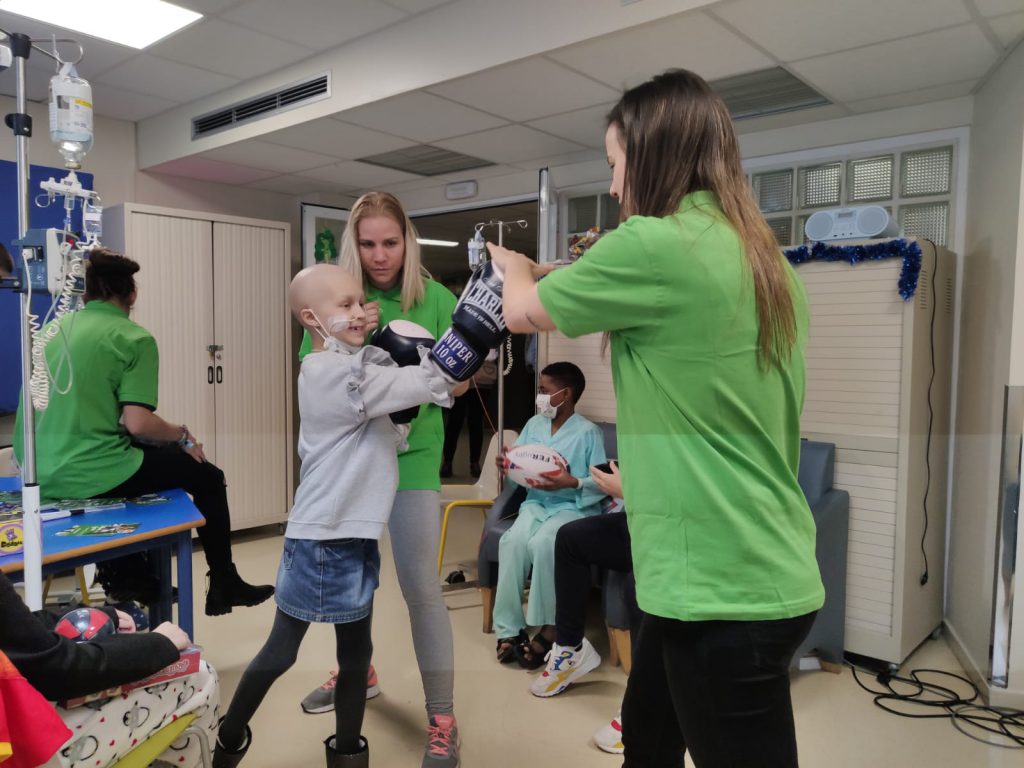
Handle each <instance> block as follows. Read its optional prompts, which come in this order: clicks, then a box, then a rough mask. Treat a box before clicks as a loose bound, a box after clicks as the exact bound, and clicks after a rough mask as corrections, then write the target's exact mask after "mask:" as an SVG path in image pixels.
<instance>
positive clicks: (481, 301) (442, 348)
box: [430, 261, 509, 381]
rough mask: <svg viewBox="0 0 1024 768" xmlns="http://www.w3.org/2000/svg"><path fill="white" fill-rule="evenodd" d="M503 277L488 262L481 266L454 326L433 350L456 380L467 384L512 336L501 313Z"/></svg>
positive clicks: (458, 309)
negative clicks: (487, 358)
mask: <svg viewBox="0 0 1024 768" xmlns="http://www.w3.org/2000/svg"><path fill="white" fill-rule="evenodd" d="M502 285H503V282H502V275H501V274H500V273H499V272H498V271H497V270H496V269H495V266H494V262H492V261H488V262H485V263H484V264H483V265H481V266H480V267H478V268H477V269H476V271H475V272H473V274H472V276H471V277H470V278H469V282H468V283H467V284H466V289H465V290H464V291H463V292H462V296H460V297H459V301H458V303H457V304H456V305H455V311H454V312H452V324H451V326H450V327H449V328H448V330H447V331H445V332H444V334H443V335H442V336H441V338H440V340H438V342H437V343H436V344H434V346H433V347H431V350H430V357H431V359H432V360H433V361H434V362H435V363H436V364H437V365H438V367H440V369H441V370H442V371H444V372H445V374H447V375H448V376H450V377H451V378H453V379H455V380H456V381H466V380H467V379H468V378H470V377H471V376H472V375H473V374H474V373H476V371H477V369H479V368H480V366H481V365H483V362H484V358H486V357H487V353H488V352H490V351H491V350H492V349H494V348H495V347H497V346H499V345H500V344H501V342H503V341H504V340H505V338H506V337H507V336H508V335H509V332H508V328H506V327H505V316H504V315H503V314H502V311H501V289H502Z"/></svg>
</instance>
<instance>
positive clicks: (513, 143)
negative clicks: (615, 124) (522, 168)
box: [436, 125, 582, 163]
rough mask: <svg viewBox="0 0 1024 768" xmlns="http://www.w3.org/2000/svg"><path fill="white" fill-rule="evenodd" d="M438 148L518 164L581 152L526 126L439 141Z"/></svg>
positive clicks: (513, 126) (573, 145) (570, 143)
mask: <svg viewBox="0 0 1024 768" xmlns="http://www.w3.org/2000/svg"><path fill="white" fill-rule="evenodd" d="M436 144H437V146H439V147H444V148H445V149H451V150H454V151H455V152H462V153H464V154H467V155H472V156H473V157H479V158H482V159H484V160H491V161H493V162H496V163H517V162H522V161H523V160H530V159H533V158H535V157H545V156H547V155H559V154H563V153H566V152H573V151H575V150H578V149H582V147H580V145H579V144H575V143H574V142H571V141H566V140H565V139H559V138H557V137H555V136H549V135H548V134H546V133H541V132H540V131H535V130H534V129H533V128H527V127H526V126H524V125H506V126H505V127H503V128H494V129H493V130H490V131H482V132H481V133H474V134H471V135H469V136H460V137H458V138H456V139H447V140H445V141H438V142H436Z"/></svg>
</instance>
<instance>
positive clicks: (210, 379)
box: [206, 365, 213, 384]
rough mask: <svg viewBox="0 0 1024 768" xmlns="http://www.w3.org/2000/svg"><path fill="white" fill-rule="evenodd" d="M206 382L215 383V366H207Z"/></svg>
mask: <svg viewBox="0 0 1024 768" xmlns="http://www.w3.org/2000/svg"><path fill="white" fill-rule="evenodd" d="M206 383H207V384H213V366H212V365H208V366H206Z"/></svg>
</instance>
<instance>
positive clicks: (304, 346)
mask: <svg viewBox="0 0 1024 768" xmlns="http://www.w3.org/2000/svg"><path fill="white" fill-rule="evenodd" d="M312 351H313V339H312V337H310V335H309V331H307V330H303V331H302V343H301V344H299V362H300V363H301V362H302V360H303V358H305V356H306V355H308V354H309V353H310V352H312Z"/></svg>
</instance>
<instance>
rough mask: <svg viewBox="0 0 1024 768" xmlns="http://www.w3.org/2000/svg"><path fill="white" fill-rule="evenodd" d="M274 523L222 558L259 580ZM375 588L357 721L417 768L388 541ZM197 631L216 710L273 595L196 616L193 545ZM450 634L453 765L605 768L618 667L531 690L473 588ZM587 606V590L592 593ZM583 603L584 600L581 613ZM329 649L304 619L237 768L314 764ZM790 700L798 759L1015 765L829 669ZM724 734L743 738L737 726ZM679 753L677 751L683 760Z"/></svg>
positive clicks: (411, 661)
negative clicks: (896, 708)
mask: <svg viewBox="0 0 1024 768" xmlns="http://www.w3.org/2000/svg"><path fill="white" fill-rule="evenodd" d="M479 535H480V518H479V516H478V515H476V514H473V513H467V514H463V515H461V516H458V517H457V518H455V519H454V521H453V523H452V529H451V536H450V542H449V546H448V553H447V556H446V560H447V561H448V562H446V564H445V567H444V572H445V573H447V572H448V571H450V570H452V569H453V568H455V567H456V565H457V563H458V562H459V561H467V560H470V559H475V551H476V545H477V542H478V540H479ZM281 542H282V539H281V537H280V536H278V535H275V534H274V529H262V530H260V531H259V532H253V533H248V534H242V535H240V536H238V537H237V538H236V541H235V559H236V561H237V564H238V567H239V570H240V571H241V573H242V575H243V576H244V577H245V578H246V579H248V580H250V581H264V582H267V581H272V580H273V578H274V575H275V573H276V571H277V565H278V559H279V557H280V553H281ZM382 544H383V546H382V556H383V557H382V560H383V567H382V573H381V585H380V589H379V591H378V592H377V596H376V603H375V609H374V628H373V640H374V649H375V650H374V657H373V661H374V665H375V666H376V668H377V674H378V676H379V679H380V685H381V689H382V693H381V695H380V696H378V697H377V698H375V699H373V700H371V701H369V702H368V703H367V708H366V720H365V722H364V728H363V732H364V734H365V735H366V737H367V738H368V739H369V742H370V755H371V764H372V765H373V766H376V768H419V766H420V760H421V756H422V750H423V745H424V737H425V732H424V730H423V725H424V712H423V693H422V688H421V686H420V677H419V672H418V670H417V667H416V662H415V658H414V655H413V647H412V640H411V635H410V631H409V619H408V614H407V612H406V608H405V603H404V602H403V600H402V597H401V593H400V591H399V588H398V583H397V580H396V577H395V571H394V566H393V563H392V561H391V552H390V549H389V546H388V544H387V541H386V540H385V541H384V542H382ZM194 557H195V574H196V580H195V584H196V590H195V604H196V606H198V610H197V615H196V640H197V641H198V643H199V644H200V645H202V646H203V648H204V650H205V656H206V658H208V659H209V660H210V661H211V662H212V663H213V665H214V666H215V667H216V669H217V671H218V672H219V674H220V683H221V701H222V706H224V707H226V705H227V703H228V702H229V701H230V700H231V694H232V693H233V692H234V689H235V686H236V685H237V684H238V680H239V677H240V676H241V674H242V672H243V670H244V669H245V667H246V665H247V664H248V662H249V660H250V659H251V658H252V657H253V655H254V654H255V653H256V652H257V650H258V649H259V648H260V646H261V644H262V643H263V641H264V639H265V638H266V635H267V632H268V630H269V628H270V624H271V620H272V618H273V614H274V605H273V601H268V602H267V603H265V604H264V605H261V606H258V607H255V608H242V609H236V610H235V611H234V612H233V613H231V614H229V615H227V616H219V617H208V616H205V615H203V613H202V608H201V606H202V605H203V599H204V595H203V589H204V579H203V578H202V574H203V573H205V571H206V562H205V558H204V556H203V554H202V552H196V553H195V555H194ZM446 599H447V603H448V607H449V611H450V616H451V621H452V627H453V629H454V634H455V665H456V676H455V710H456V714H457V716H458V718H459V725H460V728H461V731H462V742H463V748H462V765H463V766H464V767H465V768H533V767H534V766H537V767H538V768H546V767H547V766H557V768H574V767H575V766H587V767H588V768H590V767H591V766H593V767H594V768H602V767H607V768H618V767H619V766H620V765H621V764H622V758H621V757H620V756H615V755H608V754H605V753H603V752H601V751H599V750H598V749H597V748H596V747H594V746H593V744H592V743H591V741H590V735H591V733H592V732H593V731H594V729H596V728H597V727H599V726H601V725H602V724H604V723H605V722H606V721H607V720H609V719H610V718H611V717H612V716H613V715H614V714H615V713H616V710H617V709H618V707H619V703H620V701H621V698H622V694H623V691H624V689H625V684H626V678H625V676H624V675H623V673H622V670H621V669H620V668H618V667H612V666H610V665H609V664H608V663H607V662H603V663H602V665H601V667H600V668H599V669H597V670H596V671H594V672H592V673H591V674H589V675H588V676H587V677H586V678H584V679H583V680H582V681H581V682H580V683H578V684H576V685H574V686H572V687H571V688H570V689H569V690H568V691H566V692H565V693H563V694H561V695H560V696H557V697H554V698H551V699H537V698H535V697H533V696H531V695H530V693H529V691H528V690H527V686H528V684H529V682H530V679H531V674H532V673H528V672H526V671H524V670H521V669H519V667H518V666H511V667H510V666H501V665H499V664H497V663H496V662H495V661H494V635H493V634H492V635H484V634H483V633H482V632H481V631H480V621H481V616H480V599H479V595H478V593H477V592H476V591H475V590H467V591H465V592H461V593H456V594H452V595H449V596H448V597H447V598H446ZM594 604H595V606H596V604H597V603H596V601H594ZM591 613H592V614H596V613H597V611H596V608H595V610H594V611H591ZM593 619H594V621H592V622H591V626H590V627H589V628H588V637H590V639H591V640H592V641H593V642H594V643H595V645H596V646H597V648H598V650H599V651H600V652H601V654H602V656H604V655H605V654H606V652H607V639H606V634H605V631H604V627H603V625H602V624H600V617H598V616H596V615H594V616H593ZM333 657H334V643H333V632H332V631H331V630H330V628H329V627H327V626H320V625H314V626H313V627H311V628H310V631H309V634H308V635H307V636H306V640H305V642H304V643H303V646H302V649H301V651H300V654H299V660H298V662H297V663H296V665H295V666H294V667H293V668H292V669H291V670H290V671H289V672H288V673H287V674H286V675H284V676H283V677H282V678H281V679H280V680H279V681H278V683H277V684H276V685H275V686H274V687H273V688H272V689H271V691H270V693H269V694H268V696H267V698H266V700H265V701H264V703H263V705H262V707H261V708H260V710H259V712H257V714H256V716H255V718H254V720H253V722H252V723H251V725H252V730H253V746H252V749H251V750H250V751H249V754H248V756H247V757H246V758H245V760H244V761H243V762H242V766H244V767H245V768H292V767H297V766H303V767H305V766H323V765H324V755H323V743H322V742H323V740H324V738H325V737H327V736H328V735H329V734H330V733H331V732H332V728H333V715H330V714H321V715H307V714H304V713H303V712H302V710H301V709H300V708H299V701H300V700H301V699H302V697H303V696H305V695H306V693H308V692H309V691H310V690H311V689H312V688H313V687H315V686H317V685H318V684H320V683H321V682H323V681H324V679H326V676H327V673H328V670H329V669H330V668H331V665H332V663H333V662H332V659H333ZM918 667H930V668H938V669H943V670H949V671H953V672H958V673H961V672H962V670H961V669H960V667H959V665H958V664H957V661H956V659H955V657H954V656H953V654H952V652H951V651H950V649H949V647H948V645H947V644H946V641H945V640H944V639H941V638H940V639H939V640H934V641H928V642H927V643H926V644H925V645H924V646H922V647H921V648H920V649H919V650H918V651H917V652H916V653H915V654H914V655H913V656H912V657H911V658H910V659H909V661H908V663H907V665H906V667H905V669H909V668H918ZM793 701H794V707H795V711H796V727H797V737H798V740H799V745H800V758H801V761H800V762H801V765H802V766H803V767H804V768H819V767H820V768H890V767H892V768H896V767H899V768H918V767H919V766H920V767H924V766H927V767H928V768H936V767H939V766H949V767H950V768H953V767H954V766H955V767H956V768H981V767H982V766H985V767H987V768H1009V767H1010V766H1016V767H1018V768H1019V766H1021V765H1024V757H1022V752H1020V751H1015V750H1010V749H1001V748H997V747H993V746H986V745H984V744H980V743H978V742H976V741H973V740H972V739H970V738H968V737H967V736H965V735H963V734H961V733H959V732H958V731H957V730H956V729H955V728H954V727H953V725H952V724H951V723H950V722H949V721H948V720H908V719H905V718H900V717H896V716H894V715H891V714H887V713H885V712H883V711H882V710H880V709H878V708H877V707H875V705H874V704H873V703H872V698H871V696H870V695H869V694H867V693H866V692H864V691H863V690H861V689H860V688H859V687H858V686H857V684H856V683H855V682H854V680H853V677H852V675H851V672H850V670H849V669H845V670H844V671H843V672H842V674H840V675H833V674H830V673H828V672H822V671H813V672H798V673H796V674H795V675H794V677H793ZM736 738H744V734H742V733H737V734H736ZM691 765H692V764H691V763H690V762H689V760H687V766H691Z"/></svg>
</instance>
